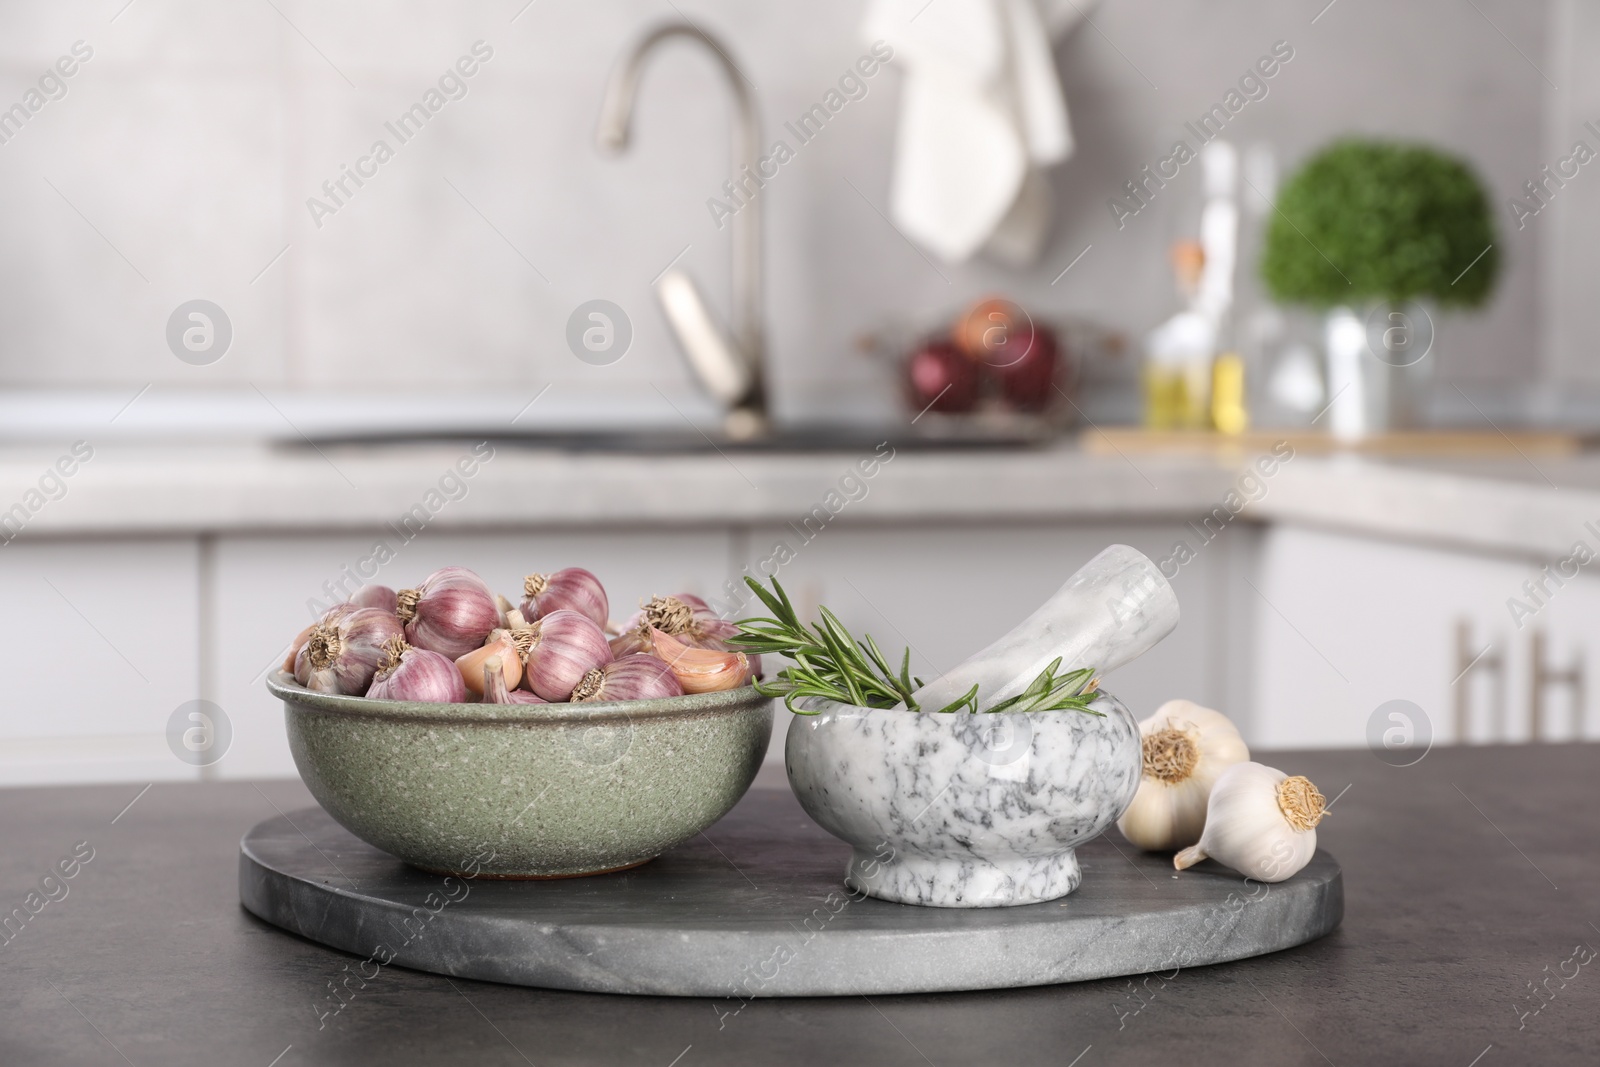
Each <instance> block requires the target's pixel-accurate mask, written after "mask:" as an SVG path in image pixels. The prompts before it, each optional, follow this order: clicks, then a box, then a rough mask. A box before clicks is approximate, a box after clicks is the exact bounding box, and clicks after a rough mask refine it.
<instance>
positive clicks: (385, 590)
mask: <svg viewBox="0 0 1600 1067" xmlns="http://www.w3.org/2000/svg"><path fill="white" fill-rule="evenodd" d="M350 603H352V604H354V605H355V606H356V607H358V608H377V609H378V610H379V611H387V612H388V613H389V614H390V615H394V614H396V613H398V611H399V609H400V605H399V601H398V600H397V599H396V596H395V591H394V590H393V589H390V588H389V587H388V586H386V585H364V586H362V587H361V588H360V589H357V590H356V595H355V596H353V597H351V598H350Z"/></svg>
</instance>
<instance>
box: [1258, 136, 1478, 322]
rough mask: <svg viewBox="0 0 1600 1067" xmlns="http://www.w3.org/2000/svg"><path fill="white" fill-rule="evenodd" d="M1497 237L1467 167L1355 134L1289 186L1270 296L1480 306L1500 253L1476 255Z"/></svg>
mask: <svg viewBox="0 0 1600 1067" xmlns="http://www.w3.org/2000/svg"><path fill="white" fill-rule="evenodd" d="M1494 240H1495V235H1494V224H1493V222H1492V220H1491V219H1490V217H1489V202H1488V198H1487V197H1486V196H1485V195H1484V190H1483V186H1482V184H1481V183H1480V182H1479V181H1478V178H1477V176H1476V175H1475V174H1474V173H1473V172H1472V170H1471V169H1470V168H1469V167H1468V166H1467V165H1466V164H1465V163H1463V162H1461V161H1460V160H1457V159H1453V158H1451V157H1450V156H1446V155H1444V154H1442V153H1440V152H1437V151H1435V150H1434V149H1432V148H1429V147H1427V146H1425V145H1419V144H1394V143H1386V142H1382V141H1369V140H1360V139H1354V138H1352V139H1347V140H1341V141H1336V142H1335V143H1333V144H1332V145H1330V146H1328V147H1327V148H1325V149H1323V150H1322V151H1321V152H1319V153H1317V154H1316V155H1315V156H1313V157H1312V158H1311V159H1310V160H1309V161H1308V162H1307V163H1306V164H1305V165H1304V166H1303V167H1301V168H1300V170H1299V172H1298V173H1296V174H1295V175H1294V177H1292V178H1291V179H1290V180H1289V181H1288V182H1286V183H1285V184H1284V186H1283V189H1282V190H1281V192H1280V193H1279V196H1278V205H1277V210H1276V211H1275V212H1274V213H1273V216H1272V222H1271V225H1270V226H1269V228H1268V230H1267V237H1266V247H1265V249H1264V251H1263V254H1262V257H1261V276H1262V278H1263V280H1265V282H1266V283H1267V290H1268V291H1269V292H1270V293H1271V294H1272V296H1273V298H1274V299H1276V300H1279V301H1282V302H1285V303H1303V304H1310V305H1311V306H1313V307H1318V308H1326V307H1332V306H1335V305H1338V304H1351V305H1360V304H1362V303H1366V302H1371V301H1376V300H1382V301H1387V302H1390V303H1402V302H1404V301H1407V300H1413V299H1417V298H1424V299H1430V300H1433V301H1435V302H1437V303H1438V304H1439V305H1441V306H1446V307H1448V306H1457V307H1476V306H1478V305H1480V304H1482V303H1483V302H1484V301H1485V300H1487V299H1488V297H1489V293H1490V291H1491V290H1492V289H1493V288H1494V282H1495V276H1496V274H1497V272H1498V270H1499V267H1500V252H1499V249H1498V248H1490V249H1489V251H1488V252H1487V253H1486V254H1484V255H1483V258H1482V259H1478V261H1477V262H1476V263H1473V260H1474V259H1476V258H1477V257H1478V255H1479V254H1480V253H1483V251H1484V249H1485V248H1487V247H1488V246H1490V245H1491V244H1493V243H1494ZM1469 264H1471V269H1470V270H1468V269H1467V268H1468V265H1469ZM1463 271H1465V272H1466V273H1465V274H1463V273H1462V272H1463ZM1457 279H1459V280H1457Z"/></svg>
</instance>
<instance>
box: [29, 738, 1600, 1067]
mask: <svg viewBox="0 0 1600 1067" xmlns="http://www.w3.org/2000/svg"><path fill="white" fill-rule="evenodd" d="M1267 759H1268V760H1269V762H1271V763H1272V764H1273V765H1275V766H1279V767H1282V768H1284V769H1286V770H1288V771H1290V772H1291V773H1302V774H1307V775H1309V776H1310V777H1311V778H1312V779H1313V780H1314V781H1316V782H1317V783H1318V785H1319V786H1320V787H1321V788H1322V789H1323V791H1324V792H1325V793H1326V794H1327V795H1328V796H1329V797H1330V798H1336V799H1335V800H1334V805H1333V809H1332V812H1331V814H1330V815H1329V817H1328V819H1327V820H1326V821H1325V822H1324V823H1323V825H1322V828H1321V829H1320V830H1319V832H1318V836H1319V841H1320V843H1321V844H1322V845H1323V846H1324V847H1326V848H1327V849H1328V850H1329V851H1330V852H1331V853H1333V855H1335V856H1337V857H1338V859H1339V861H1340V863H1341V864H1342V865H1343V867H1344V878H1345V889H1346V912H1345V919H1344V924H1343V925H1342V926H1341V927H1340V929H1339V930H1337V931H1336V932H1335V933H1333V934H1332V935H1330V936H1328V937H1326V938H1323V939H1322V940H1319V941H1316V942H1313V943H1311V944H1308V945H1304V946H1301V947H1299V948H1295V949H1290V950H1287V951H1285V952H1281V953H1277V954H1274V955H1269V956H1263V957H1258V958H1254V959H1249V960H1243V961H1240V962H1237V963H1229V964H1221V965H1217V966H1212V967H1200V968H1195V969H1192V970H1185V971H1181V972H1179V973H1177V974H1176V975H1173V974H1168V975H1166V976H1165V977H1164V978H1148V979H1145V980H1141V981H1139V982H1134V981H1130V980H1128V979H1112V980H1107V981H1095V982H1083V983H1078V984H1074V985H1063V986H1049V987H1040V988H1033V989H1022V990H1014V991H1005V992H986V993H946V994H936V995H914V996H874V997H872V998H870V999H868V998H866V997H861V996H854V997H835V998H814V999H801V1000H756V1001H751V1002H749V1003H748V1004H746V1005H745V1006H744V1007H743V1008H742V1009H741V1010H739V1011H738V1013H737V1014H731V1015H730V1014H728V1012H729V1010H730V1004H728V1003H718V1002H714V1001H710V1000H704V999H678V998H643V997H640V998H636V997H625V996H615V995H606V994H583V993H570V992H556V991H546V990H538V989H525V988H516V987H510V986H500V985H494V984H489V983H481V982H473V981H467V980H460V979H456V980H447V979H445V978H442V977H439V976H436V975H431V974H423V973H418V972H413V971H406V970H403V969H400V968H398V967H393V966H391V967H388V968H385V969H383V970H382V972H381V973H380V974H379V975H378V976H377V977H376V978H374V979H371V980H370V981H368V982H367V985H366V988H365V989H363V990H362V991H361V992H360V993H359V995H357V996H354V997H353V998H352V999H351V1000H350V1002H349V1003H348V1004H347V1005H346V1006H345V1008H344V1009H343V1010H342V1011H341V1012H339V1013H338V1015H337V1016H336V1017H335V1018H334V1019H333V1020H332V1021H331V1022H330V1023H329V1024H328V1025H327V1026H326V1027H325V1028H324V1029H321V1030H319V1029H318V1019H319V1012H318V1005H319V1004H320V1003H321V1002H322V1000H323V998H324V997H325V996H326V995H327V993H328V983H329V982H330V981H332V980H334V979H336V978H341V977H343V975H344V973H345V972H344V968H345V967H346V965H349V966H351V967H354V966H356V965H357V964H358V963H359V962H360V960H359V959H358V958H357V957H355V956H349V955H345V954H341V953H338V952H334V951H331V950H328V949H325V948H322V947H320V946H318V945H315V944H312V943H311V942H308V941H305V940H302V939H299V938H297V937H294V936H292V935H289V934H285V933H283V932H281V931H279V930H277V929H275V928H273V927H270V926H268V925H266V924H265V923H262V922H260V921H258V920H256V919H255V918H253V917H252V916H250V915H249V914H247V913H246V912H244V911H243V909H242V908H241V907H240V906H239V903H238V883H237V878H238V842H239V837H240V835H241V834H243V833H244V831H245V830H247V829H249V828H250V827H251V826H253V825H254V824H255V823H257V822H259V821H261V820H262V819H265V818H268V817H271V816H273V815H275V814H277V813H278V811H279V810H280V809H281V810H286V811H287V810H293V809H294V808H296V807H300V806H303V805H305V804H307V803H309V802H310V798H309V797H308V795H307V794H306V791H305V790H304V788H303V787H302V786H301V785H300V784H299V783H298V782H292V783H291V782H283V781H278V782H262V783H248V782H244V783H207V784H171V785H169V784H158V785H155V786H153V787H150V788H149V789H148V790H147V791H145V790H144V788H143V786H142V785H141V784H140V783H132V784H129V785H123V786H93V787H69V788H27V789H11V790H0V828H3V829H0V842H3V847H0V912H3V913H8V914H9V913H11V911H12V909H13V908H17V907H25V906H26V901H27V900H28V894H29V893H30V892H38V893H41V894H42V890H41V889H40V882H41V880H42V879H43V878H44V877H45V876H46V875H47V874H48V873H49V872H51V871H52V870H54V869H56V868H57V864H58V863H63V862H65V864H66V867H65V869H70V870H72V871H73V877H71V878H70V879H65V880H61V879H58V880H56V881H53V882H50V883H49V884H48V885H47V886H45V887H44V888H46V889H48V890H49V891H50V892H49V895H50V897H51V898H53V899H49V900H48V901H46V898H45V897H44V896H43V895H41V896H38V897H35V898H33V902H34V905H35V906H36V907H37V913H36V914H34V915H33V916H32V917H31V918H29V919H28V920H27V921H26V922H24V923H22V924H21V926H20V932H18V933H15V934H11V935H10V936H9V940H8V941H6V942H4V943H0V1063H4V1064H6V1065H7V1067H35V1065H51V1067H54V1065H58V1064H102V1063H104V1064H113V1063H116V1064H121V1063H130V1064H136V1065H139V1067H144V1065H146V1064H162V1065H172V1067H183V1065H189V1064H193V1065H204V1067H232V1065H245V1067H269V1065H274V1067H300V1065H302V1064H374V1065H380V1064H381V1065H384V1067H389V1065H392V1064H397V1063H404V1064H412V1063H419V1064H420V1063H426V1064H440V1065H449V1064H471V1065H473V1067H484V1065H488V1064H522V1063H536V1064H539V1065H540V1067H546V1065H558V1067H559V1065H565V1064H628V1065H639V1064H642V1065H646V1067H652V1065H653V1067H673V1065H675V1067H701V1065H713V1064H730V1065H739V1067H745V1065H748V1064H756V1063H760V1064H787V1063H795V1064H813V1063H814V1064H838V1063H864V1064H873V1065H882V1067H897V1065H906V1067H929V1065H932V1067H954V1065H957V1064H980V1063H981V1064H1006V1065H1007V1067H1032V1065H1036V1064H1037V1065H1050V1067H1066V1065H1069V1064H1076V1065H1077V1067H1097V1065H1102V1064H1151V1063H1158V1064H1165V1063H1184V1064H1200V1065H1203V1064H1221V1065H1226V1067H1238V1065H1240V1064H1275V1065H1276V1064H1316V1065H1323V1064H1327V1063H1333V1064H1340V1065H1344V1064H1364V1065H1371V1064H1379V1065H1383V1064H1404V1065H1408V1067H1412V1065H1434V1064H1438V1065H1448V1067H1469V1065H1471V1064H1478V1065H1479V1067H1494V1065H1498V1064H1541V1065H1552V1064H1556V1065H1559V1064H1593V1063H1594V1055H1595V1048H1596V1047H1597V1046H1600V973H1597V971H1600V961H1597V960H1596V959H1595V956H1594V952H1595V948H1594V946H1600V927H1597V926H1596V923H1597V921H1600V854H1597V853H1596V851H1595V848H1594V843H1595V841H1596V840H1597V839H1600V805H1597V804H1595V803H1594V795H1595V788H1596V786H1595V782H1596V781H1597V780H1600V746H1595V745H1562V746H1554V745H1529V746H1522V747H1482V748H1461V749H1438V750H1435V751H1433V752H1431V753H1429V754H1428V755H1427V756H1426V757H1425V758H1424V759H1423V760H1422V761H1421V762H1420V763H1418V764H1416V765H1414V766H1411V767H1406V768H1395V767H1391V766H1388V765H1387V764H1385V763H1383V762H1381V761H1380V760H1379V759H1378V758H1377V757H1376V756H1374V755H1373V754H1371V753H1369V752H1366V751H1359V752H1328V751H1322V752H1316V753H1295V754H1283V753H1278V754H1272V755H1270V756H1268V757H1267ZM774 785H776V786H778V787H779V788H782V785H783V783H782V780H781V778H780V779H778V781H777V782H772V781H770V780H767V781H764V782H763V783H761V784H759V785H758V786H757V788H770V787H772V786H774ZM130 802H131V806H130ZM786 802H787V800H786ZM736 811H737V809H736ZM793 814H794V817H795V818H803V816H802V815H801V813H800V811H799V809H798V807H797V806H796V807H795V808H794V810H793ZM735 825H736V821H735V822H729V823H724V824H718V826H714V827H712V828H711V829H710V830H709V831H708V832H707V835H708V837H710V838H711V839H712V841H713V842H714V843H716V844H717V846H718V847H719V848H720V849H722V850H723V851H725V852H726V853H727V855H728V858H729V860H730V862H731V863H735V864H736V863H737V862H738V860H739V854H740V849H739V841H738V835H737V834H736V833H734V831H733V830H732V829H730V827H732V826H735ZM1112 840H1113V841H1120V839H1118V838H1116V837H1115V836H1114V835H1113V838H1112ZM80 842H81V843H82V844H80ZM1119 847H1122V848H1127V847H1128V846H1127V845H1126V843H1120V844H1119ZM839 848H840V850H841V856H842V855H843V851H844V846H843V845H840V846H839ZM91 849H92V858H89V859H88V860H87V862H78V861H77V860H75V859H74V858H73V857H74V852H75V850H76V852H77V854H78V855H79V856H83V855H85V854H87V853H88V850H91ZM841 866H842V861H841ZM41 901H45V902H43V903H40V902H41ZM13 925H16V924H15V922H14V924H13Z"/></svg>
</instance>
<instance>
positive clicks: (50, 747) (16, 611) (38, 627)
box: [0, 538, 201, 819]
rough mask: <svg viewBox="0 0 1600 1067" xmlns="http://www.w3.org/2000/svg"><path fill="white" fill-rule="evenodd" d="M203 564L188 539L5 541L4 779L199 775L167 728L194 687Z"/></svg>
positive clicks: (0, 742)
mask: <svg viewBox="0 0 1600 1067" xmlns="http://www.w3.org/2000/svg"><path fill="white" fill-rule="evenodd" d="M199 573H200V571H199V566H198V549H197V544H196V542H195V541H193V540H188V539H127V538H123V539H117V540H102V539H82V540H76V539H74V540H59V541H25V540H17V541H14V542H12V543H10V544H7V545H5V546H4V547H3V548H0V590H3V593H4V602H5V612H4V613H3V615H0V646H3V647H4V648H5V650H6V654H5V662H6V664H7V665H8V666H9V667H10V668H11V670H10V672H9V673H10V676H9V677H8V679H7V684H6V693H5V697H4V699H3V700H0V784H3V785H26V784H31V783H42V782H59V781H75V782H96V781H136V780H137V781H155V780H162V781H168V780H174V779H190V778H194V777H196V773H197V772H196V771H195V769H194V767H192V766H190V765H189V764H186V763H184V762H182V761H181V760H179V759H178V758H177V757H176V756H174V755H173V754H172V752H171V750H169V749H168V747H167V742H166V729H167V720H168V719H169V717H170V716H171V715H172V713H173V712H174V711H175V710H176V709H177V708H178V707H179V706H180V705H182V704H184V703H186V702H188V701H190V700H194V699H196V698H197V697H199V696H200V599H201V598H200V588H199ZM114 814H116V813H115V812H114V811H113V812H107V814H106V817H107V818H108V819H109V818H110V817H111V816H112V815H114Z"/></svg>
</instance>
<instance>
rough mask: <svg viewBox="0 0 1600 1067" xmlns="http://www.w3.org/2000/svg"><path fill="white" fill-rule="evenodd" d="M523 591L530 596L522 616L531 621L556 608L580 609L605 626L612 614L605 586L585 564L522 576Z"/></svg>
mask: <svg viewBox="0 0 1600 1067" xmlns="http://www.w3.org/2000/svg"><path fill="white" fill-rule="evenodd" d="M522 592H523V594H524V595H525V596H526V599H525V600H523V602H522V616H523V618H525V619H527V620H528V621H529V622H532V621H533V620H535V619H542V618H544V617H545V616H546V615H548V614H550V613H551V612H552V611H576V612H577V613H578V614H580V615H583V616H584V617H586V618H588V619H589V620H591V621H592V622H594V624H595V625H597V626H600V627H604V626H605V624H606V620H607V619H608V618H609V617H610V614H611V605H610V603H609V602H608V601H607V600H606V591H605V587H604V586H602V585H601V584H600V579H598V578H596V577H595V576H594V575H593V574H590V573H589V572H588V571H586V570H584V569H583V568H582V567H568V568H566V569H565V570H560V571H556V572H555V573H554V574H530V575H528V576H527V577H526V578H524V579H523V580H522Z"/></svg>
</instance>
